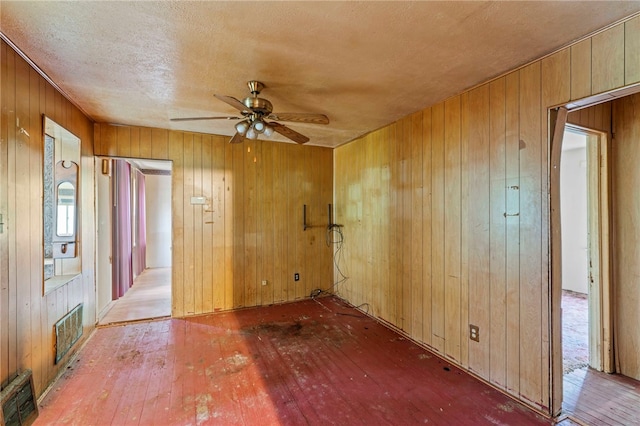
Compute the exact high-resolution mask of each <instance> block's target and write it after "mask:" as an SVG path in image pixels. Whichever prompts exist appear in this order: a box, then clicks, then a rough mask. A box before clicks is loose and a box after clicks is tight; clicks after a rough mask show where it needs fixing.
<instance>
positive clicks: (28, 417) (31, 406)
mask: <svg viewBox="0 0 640 426" xmlns="http://www.w3.org/2000/svg"><path fill="white" fill-rule="evenodd" d="M0 402H2V416H1V418H0V425H3V426H4V425H6V426H22V425H30V424H31V423H33V421H34V420H35V419H36V417H38V404H37V402H36V398H35V392H34V390H33V378H32V376H31V370H25V371H24V372H22V373H21V374H20V375H18V377H16V378H15V379H14V380H12V381H11V383H9V384H8V385H7V387H6V388H4V389H2V391H1V392H0Z"/></svg>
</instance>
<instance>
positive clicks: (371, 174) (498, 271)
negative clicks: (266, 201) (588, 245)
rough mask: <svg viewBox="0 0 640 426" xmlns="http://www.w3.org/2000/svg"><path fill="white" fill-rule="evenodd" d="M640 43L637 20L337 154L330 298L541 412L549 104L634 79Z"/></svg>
mask: <svg viewBox="0 0 640 426" xmlns="http://www.w3.org/2000/svg"><path fill="white" fill-rule="evenodd" d="M639 44H640V18H638V17H636V18H634V19H632V20H629V21H627V22H625V23H621V24H619V25H616V26H614V27H612V28H610V29H607V30H606V31H603V32H601V33H598V34H596V35H594V36H593V37H591V38H588V39H585V40H584V41H581V42H580V43H577V44H575V45H573V46H571V47H569V48H566V49H564V50H561V51H559V52H557V53H555V54H553V55H551V56H548V57H546V58H544V59H542V60H540V61H537V62H534V63H532V64H530V65H528V66H526V67H523V68H521V69H519V70H517V71H514V72H512V73H510V74H508V75H505V76H503V77H501V78H498V79H496V80H494V81H491V82H490V83H487V84H484V85H482V86H479V87H477V88H474V89H473V90H470V91H468V92H465V93H463V94H460V95H459V96H456V97H453V98H450V99H448V100H446V101H445V102H442V103H440V104H437V105H433V106H432V107H430V108H427V109H425V110H423V111H421V112H418V113H415V114H413V115H411V116H409V117H406V118H404V119H402V120H399V121H397V122H395V123H392V124H391V125H389V126H387V127H385V128H383V129H380V130H378V131H375V132H373V133H371V134H369V135H366V136H364V137H362V138H360V139H358V140H355V141H353V142H352V143H349V144H347V145H344V146H341V147H339V148H337V149H336V150H335V197H336V220H337V222H338V223H342V224H344V228H343V232H344V235H345V245H344V256H343V263H344V264H343V268H344V271H345V273H346V275H348V276H349V279H348V280H347V281H345V282H344V283H343V284H340V286H339V287H338V288H337V292H338V293H339V294H340V295H342V296H343V297H345V298H347V299H348V300H349V301H350V302H351V303H353V304H356V305H359V304H362V303H368V304H369V307H370V312H371V313H373V314H374V315H375V316H377V317H379V318H381V319H383V320H385V321H387V322H389V323H391V324H392V325H394V326H396V327H398V328H400V329H401V330H403V331H404V332H406V333H407V334H408V335H409V336H411V337H412V338H414V339H416V340H418V341H420V342H423V343H424V344H426V345H428V346H430V347H431V348H433V349H434V350H435V351H437V352H438V353H440V354H441V355H443V356H445V357H446V358H448V359H450V360H451V361H452V362H454V363H456V364H459V365H460V366H462V367H464V368H467V369H468V370H470V371H472V372H473V373H475V374H477V375H478V376H480V377H482V378H484V379H486V380H488V381H490V382H491V383H493V384H494V385H495V386H497V387H499V388H502V389H504V390H505V391H507V392H509V393H511V394H513V395H514V396H516V397H517V398H520V399H521V400H522V401H524V402H526V403H528V404H530V405H532V406H534V407H536V408H538V409H541V410H544V411H547V412H550V410H551V399H552V397H554V395H553V394H552V393H553V392H554V390H553V389H552V386H551V384H552V383H551V382H552V374H553V371H552V369H551V367H550V365H551V354H552V353H553V351H554V346H553V345H556V349H555V351H556V352H558V353H559V352H560V349H559V348H558V347H557V344H558V342H559V340H558V339H559V334H558V333H555V334H552V325H553V322H552V321H557V320H558V316H557V315H559V311H558V310H555V309H554V312H555V313H554V315H555V316H552V309H551V279H550V277H551V272H552V271H551V269H550V253H549V243H550V241H549V226H550V223H549V222H550V214H549V209H550V206H549V196H548V194H549V170H548V161H549V160H548V159H549V156H548V153H549V147H548V140H549V138H548V133H549V130H548V118H547V117H548V109H549V107H553V106H558V105H563V104H566V103H568V102H569V101H572V100H578V99H582V98H585V97H588V96H591V95H595V94H598V93H600V92H605V91H609V90H613V89H618V88H621V87H623V86H626V85H631V84H635V83H638V82H639V81H640V59H639V57H638V55H637V49H638V45H639ZM636 219H637V218H636ZM558 307H559V305H558ZM552 318H555V319H553V320H552ZM470 324H473V325H477V326H479V328H480V339H479V340H480V341H479V342H475V341H471V340H470V339H469V325H470ZM554 330H556V331H559V330H558V328H557V327H555V328H554ZM559 380H560V383H561V380H562V379H561V378H560V379H559ZM555 391H556V392H557V390H555ZM555 397H556V398H557V395H555Z"/></svg>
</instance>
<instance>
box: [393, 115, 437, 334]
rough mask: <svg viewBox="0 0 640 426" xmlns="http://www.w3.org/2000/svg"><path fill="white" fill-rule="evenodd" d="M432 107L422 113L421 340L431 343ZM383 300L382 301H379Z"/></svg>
mask: <svg viewBox="0 0 640 426" xmlns="http://www.w3.org/2000/svg"><path fill="white" fill-rule="evenodd" d="M431 114H432V109H431V108H427V109H425V110H424V111H423V114H422V144H423V147H422V182H423V191H422V194H423V198H422V222H423V225H422V246H423V252H422V261H421V263H422V341H423V342H425V343H426V344H427V345H432V340H431V338H432V329H431V327H432V318H433V317H432V314H433V313H432V308H431V306H432V302H431V297H432V296H431V294H432V287H433V267H432V250H433V238H432V235H433V227H432V223H433V221H432V216H431V215H432V205H433V203H432V197H433V187H432V171H431V170H432V150H433V143H432V139H431V128H432V115H431ZM381 302H383V301H381Z"/></svg>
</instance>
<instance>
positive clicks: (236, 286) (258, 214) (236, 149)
mask: <svg viewBox="0 0 640 426" xmlns="http://www.w3.org/2000/svg"><path fill="white" fill-rule="evenodd" d="M96 135H99V136H98V140H97V144H96V145H97V146H100V149H101V150H103V151H104V152H110V153H112V155H115V156H122V155H121V154H120V151H119V149H120V147H124V146H127V143H126V141H130V140H131V135H140V136H139V139H140V141H141V143H140V146H139V148H138V150H139V152H140V153H143V152H146V153H149V152H150V153H151V158H152V159H159V160H167V159H169V160H171V161H172V162H173V169H172V222H173V224H172V241H173V248H172V252H173V254H172V262H173V273H172V281H173V282H172V314H173V315H174V316H188V315H195V314H201V313H206V312H212V311H215V310H228V309H232V308H236V307H244V306H257V305H261V304H270V303H273V302H282V301H289V300H295V299H296V298H303V297H308V296H309V294H310V293H311V290H312V289H314V288H318V287H319V288H321V289H328V288H330V287H331V284H330V283H331V282H332V267H331V265H332V248H331V247H327V245H326V244H325V243H324V237H325V233H324V231H325V229H326V206H327V205H328V204H329V203H330V202H331V198H332V196H331V194H332V178H333V156H332V151H331V150H330V149H326V148H319V147H311V146H309V147H306V146H299V145H294V144H283V143H273V142H268V141H262V140H260V141H254V142H248V143H246V144H234V145H231V144H229V143H228V137H221V136H210V135H202V134H195V133H190V132H179V131H164V130H161V129H145V128H137V127H126V126H117V127H116V126H111V125H107V124H97V125H96ZM120 137H122V138H123V139H124V142H123V141H122V140H120ZM147 145H150V146H151V147H152V148H151V149H149V148H148V147H147ZM113 146H116V149H115V150H114V149H113V148H112V147H113ZM156 147H161V148H160V149H159V150H158V149H156ZM162 147H166V149H165V148H162ZM125 149H126V152H131V151H130V149H128V148H125ZM156 155H157V156H156ZM193 196H203V197H205V198H206V199H207V201H208V203H209V204H208V205H206V206H202V205H192V204H191V197H193ZM305 203H306V204H307V206H308V212H309V213H310V215H311V216H310V221H309V222H308V223H309V224H310V225H314V227H313V228H310V229H308V230H307V231H303V230H302V205H303V204H305ZM361 270H364V268H362V267H361ZM295 272H298V273H300V276H301V280H300V281H299V282H297V283H294V282H293V274H294V273H295ZM263 279H265V280H267V285H266V286H262V284H261V282H262V280H263Z"/></svg>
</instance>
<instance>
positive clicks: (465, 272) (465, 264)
mask: <svg viewBox="0 0 640 426" xmlns="http://www.w3.org/2000/svg"><path fill="white" fill-rule="evenodd" d="M460 98H461V99H460V108H461V120H460V124H461V129H460V168H461V173H460V178H461V182H460V209H461V212H460V222H461V223H460V225H461V226H460V250H461V254H460V365H461V366H463V367H468V366H469V335H468V333H469V329H468V324H469V249H468V248H469V140H470V133H469V93H463V94H462V95H461V96H460Z"/></svg>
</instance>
